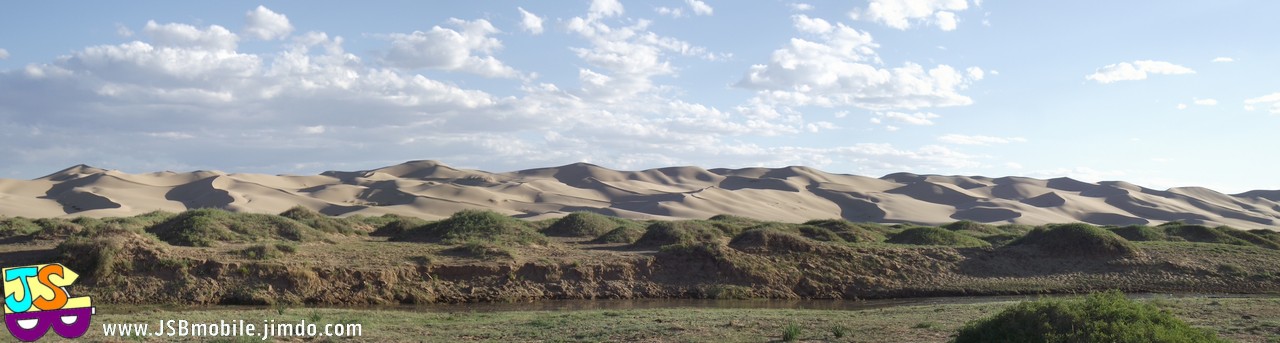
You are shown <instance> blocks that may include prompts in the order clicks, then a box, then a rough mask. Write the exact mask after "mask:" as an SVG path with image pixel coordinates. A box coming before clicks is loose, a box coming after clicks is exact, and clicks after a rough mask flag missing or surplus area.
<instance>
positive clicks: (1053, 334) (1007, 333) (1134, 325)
mask: <svg viewBox="0 0 1280 343" xmlns="http://www.w3.org/2000/svg"><path fill="white" fill-rule="evenodd" d="M953 342H958V343H964V342H1117V343H1124V342H1144V343H1145V342H1225V341H1224V340H1222V339H1219V338H1217V337H1216V335H1215V334H1214V333H1213V332H1210V331H1207V330H1203V329H1196V328H1192V327H1191V326H1190V325H1187V323H1185V322H1183V321H1181V320H1179V319H1178V318H1176V317H1174V316H1173V315H1171V314H1169V313H1168V312H1166V311H1162V310H1160V309H1158V308H1156V307H1155V306H1152V305H1149V304H1142V303H1138V302H1134V301H1132V300H1129V299H1127V298H1125V296H1124V294H1122V293H1120V292H1117V291H1111V292H1106V293H1095V294H1090V295H1089V296H1086V297H1085V298H1084V299H1082V300H1038V301H1030V302H1022V303H1019V304H1017V305H1014V306H1011V307H1009V308H1006V309H1005V310H1003V311H1001V312H999V313H997V314H995V315H992V316H990V317H987V318H983V319H979V320H976V321H973V322H970V323H968V324H965V326H964V327H963V328H961V329H960V332H959V333H958V335H957V336H956V338H955V340H953Z"/></svg>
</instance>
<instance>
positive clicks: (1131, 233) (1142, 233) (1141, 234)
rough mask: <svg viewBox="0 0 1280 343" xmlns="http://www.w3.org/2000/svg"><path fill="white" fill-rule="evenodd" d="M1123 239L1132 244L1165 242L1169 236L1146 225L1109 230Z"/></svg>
mask: <svg viewBox="0 0 1280 343" xmlns="http://www.w3.org/2000/svg"><path fill="white" fill-rule="evenodd" d="M1109 230H1111V232H1114V233H1115V234H1116V235H1119V236H1120V237H1124V239H1127V240H1130V241H1134V242H1150V241H1167V240H1169V235H1166V234H1165V233H1164V230H1161V229H1159V228H1153V227H1150V226H1146V225H1129V226H1125V227H1121V228H1114V229H1109Z"/></svg>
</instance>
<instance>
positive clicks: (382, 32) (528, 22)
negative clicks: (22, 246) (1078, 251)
mask: <svg viewBox="0 0 1280 343" xmlns="http://www.w3.org/2000/svg"><path fill="white" fill-rule="evenodd" d="M130 5H131V6H124V5H119V4H113V3H105V2H94V3H67V2H62V1H42V2H17V3H5V4H3V5H0V7H4V8H3V10H0V177H4V178H18V179H30V178H37V177H40V176H43V175H45V174H48V173H51V172H53V171H57V170H59V169H62V168H65V167H68V166H71V165H75V164H81V163H83V164H89V165H93V166H96V167H101V168H109V169H119V170H122V171H125V172H131V173H141V172H151V171H160V170H172V171H190V170H222V171H227V172H253V173H269V174H304V175H305V174H314V173H318V172H321V171H325V170H365V169H372V168H377V167H381V166H386V165H392V164H397V163H401V162H404V161H408V160H420V159H433V160H439V161H442V162H443V163H446V164H449V165H451V166H455V167H463V168H476V169H482V170H488V171H494V172H502V171H512V170H519V169H526V168H535V167H548V166H557V165H564V164H569V163H574V162H589V163H593V164H597V165H601V166H604V167H608V168H613V169H620V170H640V169H647V168H657V167H667V166H684V165H695V166H701V167H706V168H713V167H755V166H763V167H782V166H788V165H804V166H810V167H815V168H818V169H822V170H825V171H829V172H835V173H846V174H858V175H868V176H875V177H878V176H881V175H885V174H889V173H894V172H912V173H919V174H944V175H984V176H991V177H999V176H1006V175H1019V176H1031V177H1039V178H1051V177H1060V176H1068V177H1073V178H1077V179H1081V180H1085V181H1104V180H1124V181H1128V182H1132V183H1135V184H1138V185H1142V186H1146V187H1152V188H1157V189H1165V188H1169V187H1176V186H1204V187H1210V188H1214V189H1217V190H1220V191H1224V192H1231V193H1235V192H1242V191H1246V190H1251V189H1280V178H1278V177H1275V172H1276V171H1277V170H1280V159H1276V158H1274V156H1276V155H1275V150H1276V147H1278V146H1280V137H1278V136H1277V135H1276V134H1275V133H1276V132H1277V131H1280V77H1276V76H1277V75H1280V64H1277V63H1275V61H1280V45H1277V44H1275V39H1274V36H1273V33H1274V32H1280V21H1276V20H1274V13H1277V12H1280V2H1270V1H1249V2H1246V1H1231V0H1215V1H1180V2H1177V3H1176V4H1174V3H1171V2H1166V1H1118V2H1117V1H1070V2H1056V1H1055V2H1049V1H1007V0H986V1H968V0H866V1H803V2H800V1H767V0H766V1H752V2H740V1H722V0H669V1H652V2H629V1H624V2H618V1H616V0H592V1H550V2H548V1H542V2H533V1H484V2H460V1H454V2H430V1H403V2H398V1H385V2H373V3H354V2H336V1H307V2H301V1H291V2H261V1H259V2H245V1H218V2H195V3H192V2H170V1H146V2H131V3H130Z"/></svg>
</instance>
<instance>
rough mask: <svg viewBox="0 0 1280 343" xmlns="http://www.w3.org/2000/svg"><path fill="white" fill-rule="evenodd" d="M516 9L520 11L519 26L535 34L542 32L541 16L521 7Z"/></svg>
mask: <svg viewBox="0 0 1280 343" xmlns="http://www.w3.org/2000/svg"><path fill="white" fill-rule="evenodd" d="M516 9H517V10H519V11H520V28H522V29H524V30H525V31H529V33H532V34H535V35H540V34H542V17H539V16H538V15H536V14H533V13H529V11H526V10H524V8H523V7H516Z"/></svg>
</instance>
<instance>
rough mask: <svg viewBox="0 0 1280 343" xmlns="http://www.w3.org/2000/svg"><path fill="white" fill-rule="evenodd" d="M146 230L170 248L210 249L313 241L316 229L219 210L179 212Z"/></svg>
mask: <svg viewBox="0 0 1280 343" xmlns="http://www.w3.org/2000/svg"><path fill="white" fill-rule="evenodd" d="M147 231H149V232H151V233H153V234H155V235H156V237H158V238H160V239H161V240H163V241H165V242H168V243H169V244H173V245H185V246H213V245H215V244H217V243H219V242H254V241H261V240H290V241H299V242H302V241H312V240H317V239H318V238H319V237H320V233H319V232H318V231H316V230H315V229H313V228H311V227H309V226H306V225H304V224H302V223H299V222H297V221H294V220H292V219H289V218H285V217H281V216H276V215H270V214H259V213H232V212H227V211H224V210H219V209H197V210H189V211H185V212H182V213H180V214H178V215H176V216H174V217H173V218H171V219H169V220H167V221H165V222H163V223H160V224H157V225H155V226H152V227H151V228H149V229H148V230H147Z"/></svg>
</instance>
